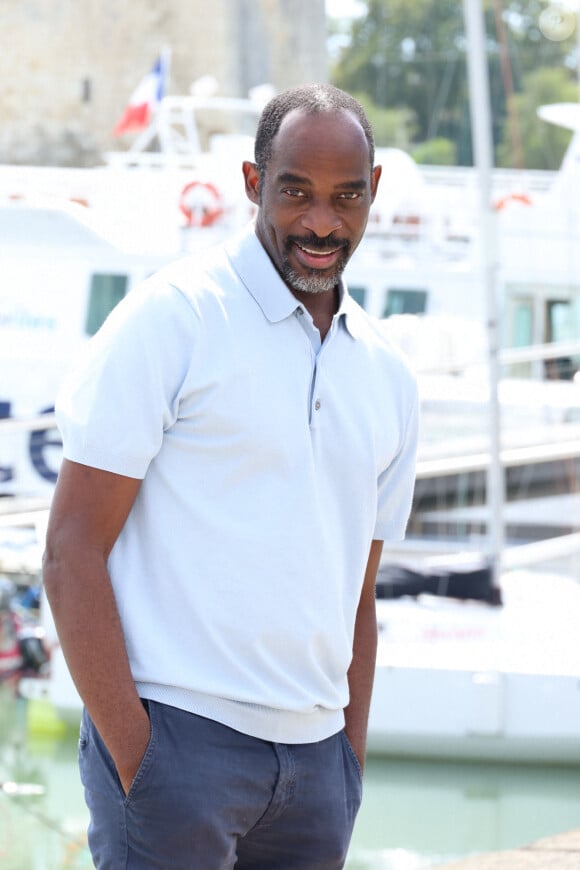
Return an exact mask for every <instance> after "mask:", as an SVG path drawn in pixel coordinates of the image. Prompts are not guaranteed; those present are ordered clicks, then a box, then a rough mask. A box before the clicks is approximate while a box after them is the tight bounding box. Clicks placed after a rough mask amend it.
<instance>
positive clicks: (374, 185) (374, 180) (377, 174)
mask: <svg viewBox="0 0 580 870" xmlns="http://www.w3.org/2000/svg"><path fill="white" fill-rule="evenodd" d="M382 171H383V167H382V166H375V168H374V169H373V171H372V175H371V202H374V201H375V196H376V195H377V189H378V186H379V181H380V178H381V173H382Z"/></svg>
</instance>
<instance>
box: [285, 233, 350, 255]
mask: <svg viewBox="0 0 580 870" xmlns="http://www.w3.org/2000/svg"><path fill="white" fill-rule="evenodd" d="M293 244H294V245H301V246H302V247H304V248H310V250H313V251H328V250H333V249H335V248H343V249H344V250H345V251H347V250H348V249H349V247H350V244H349V242H348V241H347V240H346V239H341V238H339V237H338V236H335V235H334V233H331V234H330V235H329V236H325V237H324V238H323V239H321V238H319V236H316V235H314V233H312V234H311V235H309V236H288V237H287V239H286V245H287V247H290V246H291V245H293Z"/></svg>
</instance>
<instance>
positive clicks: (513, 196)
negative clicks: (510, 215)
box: [494, 193, 532, 211]
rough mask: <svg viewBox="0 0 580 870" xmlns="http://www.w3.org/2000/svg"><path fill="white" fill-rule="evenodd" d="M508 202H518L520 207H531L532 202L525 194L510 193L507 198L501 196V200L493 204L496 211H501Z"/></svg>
mask: <svg viewBox="0 0 580 870" xmlns="http://www.w3.org/2000/svg"><path fill="white" fill-rule="evenodd" d="M509 202H519V203H521V205H531V204H532V200H531V199H530V197H529V196H528V195H527V193H510V194H508V196H502V198H501V199H498V201H497V202H496V203H495V204H494V209H495V210H496V211H501V210H502V209H503V208H505V207H506V205H507V204H508V203H509Z"/></svg>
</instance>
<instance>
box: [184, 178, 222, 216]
mask: <svg viewBox="0 0 580 870" xmlns="http://www.w3.org/2000/svg"><path fill="white" fill-rule="evenodd" d="M179 208H180V209H181V211H182V212H183V214H184V215H185V218H186V220H187V226H188V227H211V226H212V225H213V224H215V222H216V221H218V220H219V219H220V218H221V216H222V215H223V213H224V208H223V201H222V195H221V193H220V192H219V190H218V189H217V187H216V186H215V185H214V184H211V182H209V181H191V182H190V183H189V184H186V185H185V187H184V188H183V190H182V191H181V195H180V197H179Z"/></svg>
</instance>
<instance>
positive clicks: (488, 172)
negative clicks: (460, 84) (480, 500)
mask: <svg viewBox="0 0 580 870" xmlns="http://www.w3.org/2000/svg"><path fill="white" fill-rule="evenodd" d="M463 9H464V17H465V29H466V37H467V69H468V78H469V91H470V100H469V102H470V116H471V131H472V133H471V135H472V141H473V155H474V163H475V168H476V172H477V180H478V190H479V215H480V231H481V236H480V246H479V256H480V261H479V271H480V274H481V283H482V287H483V290H484V293H485V301H486V314H487V336H488V363H489V452H490V462H489V468H488V473H487V505H488V540H489V558H490V561H491V565H492V571H493V580H494V583H495V585H496V586H498V587H499V585H500V576H501V561H502V551H503V545H504V527H503V503H504V490H505V481H504V472H503V467H502V464H501V458H500V446H501V445H500V428H501V427H500V405H499V394H498V385H499V375H500V363H499V321H498V307H499V306H498V299H497V272H498V262H497V239H496V231H497V230H496V214H495V210H494V207H493V200H492V169H493V143H492V135H491V109H490V98H489V77H488V69H487V52H486V35H485V19H484V15H483V6H482V0H463Z"/></svg>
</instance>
